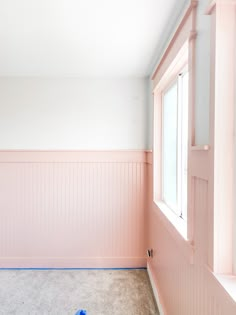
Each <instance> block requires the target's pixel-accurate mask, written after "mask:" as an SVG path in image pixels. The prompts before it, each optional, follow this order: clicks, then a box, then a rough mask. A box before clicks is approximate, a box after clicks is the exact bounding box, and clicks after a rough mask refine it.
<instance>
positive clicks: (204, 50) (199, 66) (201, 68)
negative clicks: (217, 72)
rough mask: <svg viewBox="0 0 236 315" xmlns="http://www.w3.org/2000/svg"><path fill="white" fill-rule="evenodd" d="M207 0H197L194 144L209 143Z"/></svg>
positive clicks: (208, 27) (208, 21)
mask: <svg viewBox="0 0 236 315" xmlns="http://www.w3.org/2000/svg"><path fill="white" fill-rule="evenodd" d="M208 4H209V0H199V4H198V11H197V12H198V13H197V40H196V98H195V144H197V145H201V144H208V143H209V106H210V30H211V26H210V23H211V18H210V16H209V15H205V11H206V8H207V5H208Z"/></svg>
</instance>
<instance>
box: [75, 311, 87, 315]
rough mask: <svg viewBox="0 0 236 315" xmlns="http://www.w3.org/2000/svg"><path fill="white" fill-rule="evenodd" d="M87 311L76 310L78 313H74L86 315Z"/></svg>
mask: <svg viewBox="0 0 236 315" xmlns="http://www.w3.org/2000/svg"><path fill="white" fill-rule="evenodd" d="M86 314H87V311H85V310H78V312H76V313H75V315H86Z"/></svg>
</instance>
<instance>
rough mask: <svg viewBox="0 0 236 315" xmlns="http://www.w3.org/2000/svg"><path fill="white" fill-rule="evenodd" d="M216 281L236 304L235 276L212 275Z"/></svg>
mask: <svg viewBox="0 0 236 315" xmlns="http://www.w3.org/2000/svg"><path fill="white" fill-rule="evenodd" d="M213 275H214V277H215V278H216V279H217V281H218V282H219V283H220V284H221V285H222V287H223V288H224V289H225V291H226V292H227V293H228V294H229V295H230V296H231V298H232V299H233V300H234V301H235V302H236V276H234V275H219V274H215V273H213Z"/></svg>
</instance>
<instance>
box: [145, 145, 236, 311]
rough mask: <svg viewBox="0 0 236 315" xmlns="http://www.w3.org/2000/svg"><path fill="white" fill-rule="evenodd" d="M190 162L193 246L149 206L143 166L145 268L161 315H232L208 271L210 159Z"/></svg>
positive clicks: (200, 154)
mask: <svg viewBox="0 0 236 315" xmlns="http://www.w3.org/2000/svg"><path fill="white" fill-rule="evenodd" d="M190 160H191V164H190V174H191V179H192V181H193V189H192V194H193V195H192V198H193V204H192V206H193V214H194V220H193V222H194V225H193V239H194V243H193V244H189V243H187V242H186V241H185V240H183V239H182V237H181V236H180V234H179V233H178V232H177V231H176V230H175V229H171V228H170V226H169V225H170V223H169V222H168V221H167V219H166V218H165V216H164V215H163V214H162V212H161V211H160V210H159V209H158V207H157V206H156V205H155V204H154V203H153V195H152V164H149V165H148V247H149V248H153V250H154V256H153V259H149V261H148V267H149V268H150V272H151V275H152V277H153V279H154V281H155V285H156V288H157V290H158V292H159V295H160V300H161V302H162V306H163V309H164V311H165V314H167V315H233V314H236V304H235V302H234V301H233V300H232V299H231V297H230V296H229V295H228V294H227V293H226V291H225V290H224V289H223V287H222V286H221V285H220V283H219V282H218V281H217V280H216V278H215V277H214V275H213V273H212V272H211V271H210V269H209V268H208V253H209V238H208V235H209V231H208V227H209V220H208V215H209V208H208V202H209V177H208V175H209V167H208V166H209V161H210V154H209V152H208V151H204V150H196V151H194V150H193V151H192V152H191V158H190ZM149 161H151V158H149ZM202 165H204V168H203V167H202Z"/></svg>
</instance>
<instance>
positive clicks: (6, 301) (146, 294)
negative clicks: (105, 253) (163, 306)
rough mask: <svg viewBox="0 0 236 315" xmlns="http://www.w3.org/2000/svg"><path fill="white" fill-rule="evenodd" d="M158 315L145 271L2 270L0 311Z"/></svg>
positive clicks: (44, 314) (18, 314) (41, 314)
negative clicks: (79, 311)
mask: <svg viewBox="0 0 236 315" xmlns="http://www.w3.org/2000/svg"><path fill="white" fill-rule="evenodd" d="M79 309H85V310H87V315H154V314H155V315H157V314H159V313H158V311H157V308H156V305H155V302H154V297H153V294H152V290H151V286H150V283H149V279H148V276H147V272H146V270H33V271H31V270H10V271H6V270H1V271H0V314H1V315H8V314H15V315H28V314H29V315H47V314H52V315H54V314H55V315H74V314H75V313H76V311H78V310H79Z"/></svg>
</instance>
